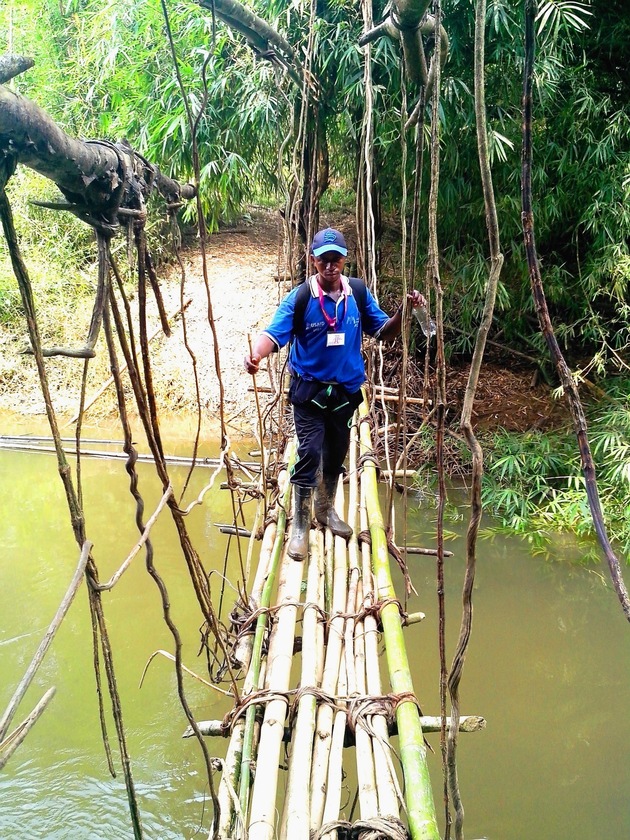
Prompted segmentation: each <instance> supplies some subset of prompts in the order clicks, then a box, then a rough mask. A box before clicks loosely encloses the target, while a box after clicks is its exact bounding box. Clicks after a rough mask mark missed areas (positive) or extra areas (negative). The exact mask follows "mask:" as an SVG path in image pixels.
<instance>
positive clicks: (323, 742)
mask: <svg viewBox="0 0 630 840" xmlns="http://www.w3.org/2000/svg"><path fill="white" fill-rule="evenodd" d="M328 530H329V529H327V531H328ZM328 537H329V534H328V533H327V537H326V538H327V539H328ZM332 539H333V540H334V551H333V555H334V567H333V574H332V599H331V608H330V613H329V615H330V622H329V627H328V644H327V646H326V657H325V662H324V673H323V676H322V690H323V691H324V692H325V693H326V694H329V695H333V694H334V693H335V690H336V688H337V682H338V679H339V667H340V663H341V657H342V653H343V635H344V625H345V619H344V612H345V608H346V599H347V594H346V586H347V561H346V543H345V540H343V539H342V538H341V537H333V538H332ZM326 559H327V560H328V557H327V558H326ZM332 725H333V709H332V708H331V707H330V705H329V704H328V703H324V704H322V705H320V707H319V710H318V713H317V728H316V733H315V742H314V747H313V771H312V774H311V815H310V821H311V829H312V830H313V831H317V830H318V829H319V827H320V825H321V821H322V815H323V813H324V803H325V797H326V780H327V775H328V760H329V755H330V736H331V732H332Z"/></svg>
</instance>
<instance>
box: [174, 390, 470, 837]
mask: <svg viewBox="0 0 630 840" xmlns="http://www.w3.org/2000/svg"><path fill="white" fill-rule="evenodd" d="M294 458H295V444H294V443H293V444H291V445H290V446H289V450H288V452H287V457H286V460H287V463H286V464H285V465H284V468H283V470H282V472H281V473H280V475H279V483H280V496H279V500H278V505H277V516H275V517H272V519H275V520H276V521H270V523H269V524H268V525H267V527H266V529H265V531H264V537H263V541H262V545H261V550H260V558H259V563H258V567H257V570H256V573H255V579H254V581H253V583H252V585H251V587H250V593H249V607H250V608H251V613H250V618H251V620H250V622H249V630H248V632H247V634H241V635H240V641H239V645H240V648H239V653H238V659H240V661H241V663H243V665H244V666H245V668H246V669H247V676H246V679H245V682H244V686H243V690H242V694H241V696H240V698H237V702H236V703H235V705H234V708H233V710H232V711H231V712H230V713H229V714H228V715H227V716H226V718H225V719H224V720H223V721H202V722H200V723H199V724H198V726H199V729H200V730H201V732H202V733H203V734H204V735H224V736H225V735H228V734H229V746H228V749H227V755H226V758H225V760H224V761H223V763H222V775H221V781H220V784H219V789H218V794H217V795H218V799H219V804H220V824H219V831H218V837H220V838H222V840H238V839H239V838H249V840H272V838H280V840H336V838H350V837H353V838H355V837H356V838H363V839H364V840H368V838H373V840H377V838H384V840H386V838H392V840H404V838H408V837H411V838H413V840H416V838H418V840H419V838H422V840H437V838H439V836H440V834H439V830H438V825H437V819H436V811H435V806H434V801H433V794H432V790H431V782H430V778H429V770H428V764H427V746H426V743H425V739H424V734H423V730H424V731H436V730H441V728H442V719H441V718H440V717H437V718H426V717H424V716H423V715H422V712H421V711H420V707H419V704H418V700H417V696H416V694H415V691H414V684H413V680H412V675H411V672H410V668H409V663H408V658H407V652H406V649H405V640H404V628H405V625H406V624H407V623H411V622H412V621H414V620H418V619H419V618H421V617H422V615H421V614H418V615H416V616H407V615H406V614H405V613H404V611H403V608H402V605H401V602H400V601H399V600H398V598H397V596H396V593H395V591H394V586H393V583H392V576H391V572H390V565H389V562H390V560H389V550H388V543H387V537H386V532H385V527H384V520H383V516H382V514H381V509H380V505H379V499H378V475H377V465H376V461H375V458H374V454H373V451H372V442H371V429H370V422H369V418H368V415H367V407H366V404H365V403H364V404H363V405H362V406H361V407H360V409H359V413H358V416H357V415H355V424H354V426H353V428H352V436H351V444H350V452H349V471H348V476H349V479H348V482H347V500H346V497H345V495H344V489H345V486H344V482H339V486H338V490H337V498H336V505H337V509H338V512H339V513H340V514H342V515H343V514H344V513H345V511H346V510H347V512H348V514H347V516H346V517H345V518H346V520H347V521H348V522H349V523H350V524H351V525H352V527H353V531H354V535H353V537H352V538H351V540H350V541H349V543H348V544H347V545H346V542H345V540H343V539H341V538H339V537H335V536H333V535H332V534H331V532H330V531H329V530H328V529H326V531H325V532H324V531H323V530H321V529H319V530H316V529H312V530H311V532H310V547H309V557H308V560H307V561H305V562H303V563H302V562H297V561H295V560H293V559H292V558H291V557H289V556H288V554H287V553H286V551H285V532H286V530H287V518H288V517H287V511H289V509H290V502H291V484H290V483H289V481H288V475H289V468H290V464H291V462H292V459H294ZM300 623H301V637H300V636H298V635H296V633H297V632H298V629H299V624H300ZM382 647H383V648H384V653H385V659H386V663H387V677H386V678H385V677H384V676H383V675H382V673H381V668H380V661H381V657H380V653H381V650H382ZM297 653H299V654H300V655H296V654H297ZM448 724H449V721H448V719H446V720H445V721H444V726H445V727H447V726H448ZM483 726H485V721H484V720H483V718H479V717H472V716H471V717H462V718H461V719H460V727H459V728H460V730H463V731H472V730H474V729H480V728H482V727H483ZM185 734H186V735H192V734H193V733H192V730H191V729H190V728H189V729H188V730H187V732H186V733H185ZM393 737H395V738H396V740H397V743H395V746H394V743H392V738H393ZM347 746H353V747H354V749H346V747H347ZM283 750H284V751H283ZM342 780H345V784H346V786H347V785H348V784H349V785H350V789H351V791H352V788H353V787H354V790H355V798H354V805H353V807H352V809H351V815H354V813H355V810H356V811H357V813H358V815H359V816H358V818H355V819H354V821H351V820H348V819H342V818H341V812H342V810H343V809H342V802H341V800H342ZM351 801H352V797H351ZM355 806H356V808H355ZM211 836H212V835H211ZM215 836H217V835H215Z"/></svg>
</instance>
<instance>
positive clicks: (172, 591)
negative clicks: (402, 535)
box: [0, 452, 630, 840]
mask: <svg viewBox="0 0 630 840" xmlns="http://www.w3.org/2000/svg"><path fill="white" fill-rule="evenodd" d="M207 454H212V453H207ZM0 470H1V474H2V482H1V484H0V505H1V509H2V510H3V512H4V515H3V517H2V524H1V525H0V542H1V544H2V546H3V551H2V554H1V556H0V564H1V574H2V581H3V586H2V587H0V615H1V616H2V620H1V622H0V623H1V626H0V706H1V707H2V708H4V705H5V704H6V702H7V701H8V699H9V697H10V696H11V694H12V692H13V688H14V685H15V684H16V682H17V680H18V679H19V678H20V677H21V675H22V673H23V671H24V669H25V667H26V666H27V665H28V662H29V661H30V657H31V656H32V654H33V652H34V650H35V648H36V646H37V644H38V643H39V640H40V638H41V635H42V633H43V632H44V631H45V629H46V628H47V626H48V623H49V621H50V619H51V618H52V615H53V614H54V612H55V610H56V608H57V606H58V604H59V601H60V599H61V597H62V595H63V593H64V591H65V588H66V586H67V584H68V581H69V580H70V578H71V576H72V573H73V571H74V568H75V566H76V562H77V558H78V549H77V547H76V545H75V544H74V541H73V538H72V534H71V531H70V526H69V518H68V514H67V509H66V505H65V499H64V496H63V490H62V488H61V483H60V481H59V477H58V475H57V470H56V464H55V461H54V458H52V457H50V456H46V455H41V454H37V455H29V454H25V453H10V452H0ZM83 471H84V478H85V508H86V518H87V530H88V535H89V538H90V539H91V540H92V541H93V542H94V544H95V556H96V559H97V562H98V564H99V568H100V571H101V577H102V578H103V579H106V578H107V577H109V575H111V574H112V573H113V572H114V571H115V570H116V568H117V567H118V565H119V564H120V562H121V561H122V560H123V559H124V557H125V556H126V554H127V552H128V551H129V549H130V548H131V547H132V546H133V545H134V543H135V541H136V539H137V534H136V530H135V525H134V509H133V505H132V504H131V501H130V497H129V494H128V486H127V477H126V474H125V472H124V468H123V465H122V464H120V463H117V462H116V463H110V462H106V461H85V462H84V466H83ZM139 471H140V475H141V491H142V492H143V494H144V495H145V497H146V501H147V508H146V509H147V511H148V512H150V511H152V510H153V507H154V506H155V505H156V504H157V502H158V500H159V498H160V488H159V487H158V486H157V483H156V482H155V480H154V478H153V470H152V468H151V467H150V466H148V465H142V466H141V467H140V470H139ZM183 474H184V473H183V471H182V476H183ZM207 477H208V472H207V471H200V474H198V475H197V476H196V477H195V479H194V482H196V484H195V483H194V482H193V484H194V486H193V487H191V498H192V496H193V494H194V493H196V492H197V491H198V489H199V488H200V487H201V486H202V484H203V482H204V480H205V479H207ZM182 480H183V479H182ZM433 516H434V512H433V511H431V510H428V509H426V508H425V509H422V508H421V509H420V510H417V509H416V508H415V505H414V506H412V508H410V510H409V512H408V527H409V533H410V534H412V535H413V539H410V541H413V542H414V543H415V544H421V545H425V546H428V545H431V544H432V540H433V537H432V523H431V521H430V519H431V517H433ZM231 517H232V514H231V506H230V501H229V495H228V494H227V493H225V492H221V491H219V490H217V491H216V492H214V491H213V492H212V493H211V494H209V495H208V496H207V497H206V503H205V504H204V506H203V508H199V509H197V510H195V511H194V512H193V513H192V514H191V516H190V517H189V518H188V527H189V529H190V532H191V535H192V538H193V540H194V543H195V545H196V546H197V547H198V548H199V549H200V551H201V552H202V554H203V559H204V562H205V564H206V565H207V567H209V568H217V569H222V566H223V558H224V552H225V546H226V541H227V537H225V536H223V535H221V534H220V533H219V532H218V529H217V528H216V527H215V526H214V524H213V523H215V522H229V521H231ZM449 528H452V529H453V530H455V531H456V532H457V537H456V539H455V540H453V541H451V542H450V543H449V548H450V549H451V550H452V551H453V552H454V556H453V557H452V558H450V559H449V560H447V570H446V586H447V592H446V597H447V612H448V614H447V649H448V651H449V652H452V651H453V649H454V645H455V642H456V638H457V634H458V630H459V615H460V600H461V599H460V590H461V581H462V574H463V568H464V540H463V536H462V534H463V531H464V528H465V523H463V522H459V523H456V524H455V525H452V524H449ZM154 543H155V548H156V557H155V562H156V566H157V568H158V569H159V571H160V573H161V574H162V575H163V576H164V579H165V581H166V583H167V586H168V589H169V595H170V599H171V602H172V609H173V616H174V619H175V621H176V622H177V624H178V626H179V627H180V630H181V632H182V635H183V639H184V659H185V663H186V664H187V665H188V666H189V667H191V668H193V669H195V668H196V669H198V670H199V672H200V673H202V674H203V664H202V662H201V660H200V659H198V658H197V652H198V642H199V626H198V625H199V617H198V611H197V609H196V604H195V602H194V594H193V591H192V587H191V584H190V582H189V579H188V574H187V571H186V569H185V566H184V562H183V559H182V557H181V554H180V551H179V546H178V541H177V536H176V533H175V529H174V527H173V525H172V523H171V521H170V517H169V516H168V514H167V515H166V516H164V517H162V518H161V519H160V521H159V523H158V525H157V526H156V530H155V533H154ZM572 559H574V558H572V557H571V555H570V553H569V552H568V550H567V547H566V546H564V548H563V555H562V557H558V558H557V559H556V561H555V562H548V561H545V560H542V559H540V558H536V557H532V556H531V555H530V554H529V552H528V549H527V546H526V545H525V544H523V543H522V542H520V541H516V540H511V539H506V538H496V539H494V540H493V541H492V542H491V541H488V540H484V541H481V542H480V545H479V562H478V572H477V578H476V585H475V593H474V605H475V618H474V628H473V636H472V642H471V646H470V649H469V654H468V657H467V662H466V669H465V672H464V678H463V682H462V687H461V702H462V712H463V713H466V714H471V713H474V714H482V715H484V716H485V717H486V718H487V720H488V728H487V729H486V730H485V731H484V732H481V733H476V734H469V735H462V736H461V737H460V741H459V744H460V749H459V777H460V783H461V788H462V795H463V797H464V804H465V807H466V824H465V827H466V836H468V837H471V838H472V837H492V838H510V840H532V838H537V840H557V839H558V838H571V840H595V838H600V837H603V836H611V837H627V836H629V835H630V807H629V806H628V798H627V793H626V791H627V790H628V787H629V785H630V764H629V762H628V759H627V750H628V743H629V742H630V723H629V716H628V714H627V709H628V707H629V704H630V668H629V666H630V658H629V653H630V639H629V635H628V629H627V622H626V621H625V619H624V618H623V615H622V612H621V610H620V608H619V605H618V603H617V600H616V597H615V595H614V593H613V592H612V590H611V587H610V586H609V585H608V583H607V582H606V578H605V577H604V575H603V574H600V573H603V572H604V571H605V570H604V569H603V568H602V569H598V570H596V571H594V570H589V569H584V568H582V567H580V566H575V565H573V564H572ZM410 565H411V570H412V576H413V580H414V583H415V585H416V587H417V589H418V593H419V594H418V596H417V597H415V596H414V597H413V598H412V599H411V601H410V602H409V610H410V611H415V610H421V611H423V612H424V613H426V616H427V617H426V619H425V621H424V622H423V623H422V624H420V625H415V626H413V627H410V628H408V630H407V642H408V650H409V652H410V659H411V660H412V663H413V670H414V681H415V685H416V691H417V694H418V696H419V699H420V701H421V705H422V708H423V709H424V711H425V712H426V713H427V714H434V713H437V711H438V710H439V701H438V657H437V607H436V597H435V561H434V560H433V559H432V558H429V557H419V556H417V555H416V556H412V557H411V558H410ZM228 575H229V576H230V577H231V579H232V580H234V581H235V580H236V579H237V577H238V572H237V561H236V558H235V557H234V560H233V561H231V565H229V566H228ZM215 581H216V582H215ZM213 586H216V587H217V593H216V594H217V596H218V587H219V582H218V578H214V577H213ZM399 591H402V588H401V589H400V590H399ZM225 602H226V608H227V609H229V608H230V607H231V604H232V595H231V594H228V595H227V597H226V599H225ZM104 606H105V610H106V617H107V621H108V626H109V628H110V632H111V636H112V646H113V651H114V659H115V664H116V667H117V672H118V679H119V688H120V692H121V695H122V703H123V714H124V719H125V725H126V728H127V732H128V738H129V749H130V752H131V755H132V758H133V772H134V778H135V781H136V784H137V788H138V794H139V799H140V808H141V812H142V818H143V823H144V826H145V828H146V833H147V837H151V838H161V840H162V839H163V838H164V839H165V840H170V838H181V837H194V836H198V837H203V836H206V834H207V829H208V826H209V823H210V814H209V808H208V805H207V802H206V797H207V791H206V790H205V784H206V782H205V774H204V771H203V768H202V762H201V758H200V755H199V750H198V747H197V745H196V744H195V742H194V741H193V740H182V739H181V734H182V732H183V730H184V728H185V726H186V720H185V717H184V714H183V712H182V710H181V707H180V704H179V701H178V698H177V692H176V683H175V677H174V674H173V668H172V664H171V663H170V662H168V661H167V660H166V659H164V658H162V657H156V659H155V660H154V661H153V663H152V665H151V666H150V668H149V671H148V674H147V676H146V679H145V682H144V685H143V687H142V689H140V688H139V687H138V683H139V680H140V676H141V674H142V671H143V668H144V666H145V663H146V662H147V660H148V659H149V657H150V656H151V654H152V653H153V652H154V651H155V650H157V649H158V648H164V649H166V650H169V651H171V650H172V647H173V645H172V640H171V637H170V634H169V633H168V632H167V630H166V628H165V625H164V622H163V619H162V607H161V601H160V598H159V595H158V592H157V589H156V587H155V585H154V583H153V581H152V580H151V579H150V578H149V576H148V575H147V573H146V571H145V569H144V567H143V559H142V557H141V556H139V557H138V558H137V559H136V560H135V561H134V564H133V565H132V567H131V569H130V570H129V571H128V572H127V574H125V575H124V576H123V578H122V579H121V581H120V582H119V584H118V585H117V586H116V588H115V589H114V590H113V591H112V592H111V593H108V594H106V595H104ZM50 685H55V686H56V687H57V695H56V697H55V698H54V700H53V702H52V704H51V706H50V707H49V709H48V710H47V711H46V712H45V714H44V716H43V717H42V719H41V720H40V721H39V722H38V724H37V725H36V726H35V728H34V729H33V731H32V732H31V733H30V735H29V736H28V738H27V740H26V741H25V743H24V744H23V745H22V747H21V748H20V749H19V750H18V752H17V753H16V754H15V755H14V757H13V758H12V759H11V761H10V762H9V764H8V765H7V767H6V769H5V771H4V773H3V774H2V775H0V837H3V838H4V837H7V838H9V837H16V836H23V837H33V838H39V837H42V838H44V837H45V838H51V840H53V839H54V840H61V838H73V839H74V838H77V839H78V840H82V838H90V839H91V838H103V840H113V838H115V840H118V838H123V837H128V836H130V829H129V818H128V810H127V805H126V799H125V793H124V784H123V781H122V774H119V777H118V778H117V779H113V780H112V779H110V778H109V776H108V773H107V767H106V762H105V758H104V755H103V749H102V746H101V744H100V732H99V725H98V711H97V703H96V696H95V688H94V677H93V671H92V652H91V629H90V621H89V612H88V608H87V597H86V593H85V589H84V588H82V589H81V590H80V591H79V593H78V595H77V599H76V601H75V603H74V604H73V606H72V608H71V610H70V612H69V614H68V616H67V618H66V620H65V622H64V624H63V626H62V628H61V630H60V632H59V634H58V636H57V638H56V639H55V641H54V643H53V646H52V648H51V650H50V651H49V654H48V656H47V659H46V661H45V663H44V665H43V667H42V669H41V670H40V672H39V675H38V677H37V679H36V684H35V685H33V686H32V687H31V689H30V690H29V692H28V695H27V697H26V700H25V702H24V703H23V704H22V707H21V709H20V712H19V713H18V716H17V718H16V721H17V719H18V718H19V719H21V717H20V716H22V717H23V716H24V715H25V714H26V713H27V712H28V711H29V710H30V708H32V706H33V705H34V704H35V703H36V702H37V700H38V699H39V698H40V697H41V695H42V694H43V693H44V691H45V690H46V689H47V688H48V687H49V686H50ZM186 686H187V690H188V694H189V700H190V702H191V705H192V707H193V709H194V712H195V713H196V714H197V715H198V717H199V718H217V717H220V716H222V714H223V712H224V711H225V710H226V706H227V704H226V701H225V700H224V699H223V698H221V697H220V696H218V695H215V694H213V693H211V692H210V691H209V690H208V689H206V688H204V687H203V686H201V685H200V684H198V683H196V682H194V681H193V680H192V679H190V678H186ZM109 724H110V730H111V733H112V735H113V732H114V729H113V725H112V723H111V721H109ZM428 737H429V740H430V741H431V743H432V745H433V746H434V748H435V751H436V754H435V756H433V757H432V758H431V773H432V777H433V779H434V782H435V796H436V803H438V810H439V803H440V802H441V798H442V795H441V769H440V759H439V743H438V738H437V736H435V735H430V736H428ZM114 746H115V744H114ZM224 748H225V744H224V742H219V743H217V742H214V741H213V742H212V744H211V752H212V753H213V754H221V753H222V752H223V750H224Z"/></svg>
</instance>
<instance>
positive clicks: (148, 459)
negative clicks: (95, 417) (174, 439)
mask: <svg viewBox="0 0 630 840" xmlns="http://www.w3.org/2000/svg"><path fill="white" fill-rule="evenodd" d="M0 449H9V450H12V451H14V452H56V451H57V450H56V449H55V448H54V447H52V446H33V445H30V444H26V443H24V444H22V443H7V442H3V441H2V439H0ZM73 454H74V453H73ZM80 454H81V455H82V456H83V457H86V458H105V459H110V460H124V461H126V460H127V458H128V457H129V456H128V455H127V453H126V452H107V451H105V450H97V449H82V450H81V452H80ZM137 460H138V461H140V462H142V463H149V464H153V463H155V459H154V458H153V455H146V454H142V453H139V454H138V455H137ZM164 460H165V461H166V463H167V464H173V465H175V466H180V467H189V466H192V464H193V463H194V464H195V466H197V467H220V466H222V463H223V462H222V461H221V459H220V458H197V459H196V460H193V458H186V457H184V456H180V455H165V456H164ZM233 467H234V469H237V470H242V471H243V472H245V473H247V470H248V468H249V469H255V470H257V469H260V464H259V463H258V462H257V461H234V462H233Z"/></svg>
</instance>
